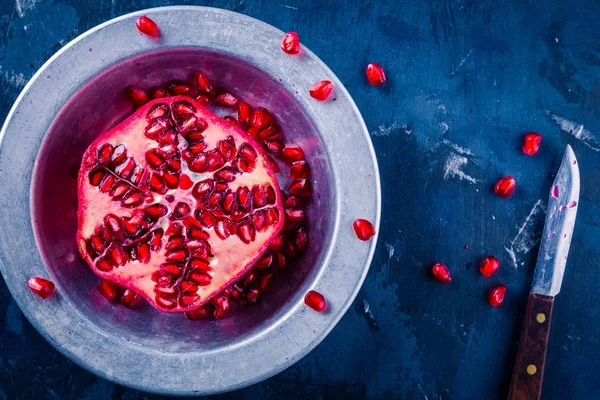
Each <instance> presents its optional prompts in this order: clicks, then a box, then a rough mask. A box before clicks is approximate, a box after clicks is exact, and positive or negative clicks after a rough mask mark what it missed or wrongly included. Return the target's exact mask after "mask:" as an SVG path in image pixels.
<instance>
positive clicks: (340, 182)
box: [0, 6, 381, 396]
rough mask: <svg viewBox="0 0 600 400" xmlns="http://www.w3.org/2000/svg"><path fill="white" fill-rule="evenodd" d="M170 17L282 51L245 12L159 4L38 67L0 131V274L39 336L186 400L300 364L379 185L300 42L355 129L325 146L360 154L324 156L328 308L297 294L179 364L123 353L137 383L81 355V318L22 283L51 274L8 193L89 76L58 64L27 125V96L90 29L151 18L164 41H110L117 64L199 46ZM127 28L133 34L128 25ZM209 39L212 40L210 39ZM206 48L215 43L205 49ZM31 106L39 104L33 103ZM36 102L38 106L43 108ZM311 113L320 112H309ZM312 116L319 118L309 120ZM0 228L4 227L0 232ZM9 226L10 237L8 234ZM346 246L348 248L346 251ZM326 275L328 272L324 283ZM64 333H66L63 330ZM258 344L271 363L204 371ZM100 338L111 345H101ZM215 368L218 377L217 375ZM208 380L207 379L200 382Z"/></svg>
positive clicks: (334, 311)
mask: <svg viewBox="0 0 600 400" xmlns="http://www.w3.org/2000/svg"><path fill="white" fill-rule="evenodd" d="M180 13H185V14H186V15H187V16H190V15H192V16H193V17H194V18H198V19H199V20H203V19H206V20H207V21H213V20H215V21H217V22H218V23H219V24H227V25H226V27H227V29H233V31H236V30H240V29H246V28H248V27H251V28H252V29H253V30H255V31H256V32H257V35H258V34H262V35H264V36H265V37H267V38H268V40H269V41H270V42H274V43H276V44H277V45H276V46H272V47H273V48H274V50H270V51H271V52H272V54H270V55H271V56H275V57H279V56H281V55H280V54H279V53H282V54H284V53H283V52H282V51H281V50H280V49H279V45H278V44H279V41H280V39H281V37H282V36H283V34H284V33H283V32H282V31H280V30H279V29H277V28H275V27H273V26H271V25H269V24H267V23H265V22H262V21H260V20H257V19H255V18H252V17H249V16H246V15H243V14H239V13H236V12H233V11H228V10H223V9H219V8H212V7H201V6H168V7H158V8H151V9H146V10H141V11H137V12H133V13H129V14H126V15H123V16H120V17H117V18H114V19H111V20H109V21H107V22H104V23H102V24H100V25H98V26H96V27H94V28H92V29H90V30H88V31H87V32H85V33H83V34H81V35H79V36H78V37H76V38H75V39H73V40H72V41H70V42H69V43H68V44H66V45H65V46H64V47H63V48H61V49H60V50H59V51H58V52H57V53H55V54H54V55H53V56H52V57H51V58H50V59H49V60H48V61H47V62H46V63H44V64H43V65H42V67H40V69H39V70H38V71H37V72H36V73H35V74H34V75H33V77H32V78H31V79H30V80H29V82H28V83H27V84H26V85H25V87H24V89H23V90H22V92H21V93H20V94H19V96H18V97H17V99H16V101H15V103H14V105H13V106H12V108H11V109H10V111H9V113H8V115H7V118H6V120H5V122H4V125H3V127H2V130H1V131H0V170H2V171H4V172H3V174H0V201H1V203H0V204H2V205H3V207H2V210H1V211H0V221H4V222H5V224H3V225H0V226H3V227H2V228H1V229H0V260H1V262H0V271H1V272H2V275H3V276H4V279H5V281H6V283H7V286H8V288H9V290H10V292H11V294H12V296H13V298H14V299H15V301H16V302H17V304H18V305H19V307H20V308H21V310H22V311H23V313H24V314H25V316H26V317H27V319H28V320H29V321H30V322H31V323H32V325H33V326H34V327H35V328H36V330H37V331H38V332H40V334H41V335H42V336H43V337H44V338H45V339H46V340H47V341H48V342H50V343H51V344H52V345H53V346H54V347H55V348H56V349H57V350H59V351H60V352H61V353H63V354H64V355H65V356H66V357H67V358H69V359H70V360H72V361H74V362H75V363H77V364H78V365H80V366H81V367H83V368H84V369H86V370H88V371H90V372H92V373H94V374H96V375H98V376H100V377H102V378H105V379H107V380H109V381H112V382H115V383H118V384H121V385H125V386H128V387H131V388H134V389H138V390H142V391H146V392H152V393H157V394H166V395H190V396H191V395H201V394H215V393H221V392H226V391H230V390H235V389H240V388H242V387H246V386H248V385H251V384H253V383H257V382H259V381H262V380H264V379H266V378H269V377H271V376H273V375H275V374H277V373H279V372H281V371H283V370H284V369H286V368H288V367H289V366H291V365H292V364H294V363H295V362H297V361H298V360H300V359H301V358H302V357H304V356H305V355H306V354H308V353H309V352H310V351H311V350H312V349H313V348H314V347H316V346H317V345H318V344H319V343H320V342H321V341H322V340H323V339H324V338H325V337H326V336H327V334H328V333H329V332H330V331H331V330H332V329H333V327H334V326H335V325H336V324H337V323H338V322H339V320H340V319H341V317H342V316H343V315H344V314H345V313H346V311H347V310H348V308H349V307H350V305H351V304H352V302H353V301H354V299H355V297H356V295H357V294H358V291H359V290H360V287H361V286H362V283H363V281H364V279H365V277H366V274H367V272H368V270H369V266H370V264H371V261H372V258H373V254H374V251H375V247H376V243H377V237H378V235H377V232H378V231H379V225H380V216H381V187H380V177H379V170H378V165H377V160H376V156H375V151H374V148H373V145H372V142H371V140H370V137H369V132H368V130H367V127H366V125H365V123H364V121H363V119H362V116H361V114H360V112H359V110H358V108H357V106H356V104H355V103H354V101H353V100H352V98H351V96H350V94H349V93H348V91H347V90H346V88H345V87H344V86H343V85H342V83H341V82H340V81H339V79H338V78H337V77H336V76H335V74H334V73H333V72H332V71H331V70H330V69H329V68H328V67H327V66H326V65H325V64H324V63H323V62H322V61H321V60H320V59H319V58H318V57H317V56H316V55H315V54H314V53H312V52H311V51H310V50H309V49H307V48H306V47H305V46H302V53H303V55H302V60H301V62H302V63H305V64H306V65H310V66H311V69H312V71H313V72H317V73H316V74H315V73H311V75H314V76H317V75H318V76H324V77H327V79H329V80H331V81H332V82H333V83H334V86H335V88H336V89H335V93H336V96H337V99H336V100H337V101H336V102H335V103H333V102H328V104H327V114H328V115H338V114H339V115H344V116H345V117H347V118H348V119H349V120H353V122H355V123H356V131H352V132H349V133H344V134H340V135H337V134H336V135H333V136H332V137H330V138H328V140H326V142H327V145H328V146H335V145H336V144H339V145H341V144H342V143H343V144H345V146H344V147H345V148H348V149H352V150H355V151H356V153H357V154H358V153H360V154H358V155H360V156H362V157H357V154H350V155H348V154H342V155H340V154H336V157H330V159H329V161H330V162H332V163H333V164H334V165H333V166H332V169H333V170H334V176H335V180H336V182H335V184H336V190H337V194H338V195H337V196H336V197H337V198H336V202H337V204H336V205H337V211H338V212H337V214H338V215H336V218H335V227H334V231H335V234H334V235H333V243H332V244H331V245H330V246H328V247H327V246H326V247H327V251H329V254H327V256H326V257H325V260H326V262H325V265H323V266H321V268H320V270H319V272H318V273H317V274H315V276H314V277H313V280H312V282H311V285H310V288H314V289H316V290H319V291H320V292H322V293H324V294H325V296H326V297H327V299H328V303H329V306H330V311H329V312H328V313H326V314H318V313H315V312H313V311H312V310H307V308H306V307H305V306H304V305H303V302H302V298H296V299H293V301H292V302H291V303H290V304H289V305H288V310H287V312H286V313H284V314H282V316H281V317H280V318H279V319H277V320H275V321H274V323H273V325H272V326H270V327H268V328H267V329H264V330H262V331H260V332H258V333H257V334H256V335H253V336H252V337H250V338H248V339H246V340H244V341H242V342H238V343H236V344H235V345H233V346H229V347H227V348H226V349H222V350H219V351H217V352H216V354H213V352H214V351H211V352H210V353H209V352H207V353H204V354H201V353H192V354H190V355H189V359H187V360H185V363H184V362H183V360H174V359H173V358H177V357H180V354H175V355H173V354H162V353H160V354H159V353H157V352H148V353H140V354H138V353H132V354H136V355H139V356H145V357H148V358H147V360H146V361H141V362H140V364H142V365H141V368H142V370H143V371H144V372H154V373H153V374H149V375H148V376H151V377H152V379H150V380H145V381H142V382H140V380H139V378H140V376H139V373H140V370H139V369H136V368H133V369H132V368H131V365H130V364H128V363H127V362H124V361H120V362H112V363H111V360H110V358H106V357H107V356H106V355H97V354H91V353H92V352H91V351H90V349H89V348H88V349H85V348H82V347H85V345H86V344H87V343H88V342H89V340H90V337H89V334H90V332H87V329H89V326H86V325H85V320H84V321H82V320H81V318H83V316H81V315H79V313H78V312H77V311H76V310H75V309H74V308H73V307H72V305H69V304H66V303H65V302H64V301H61V299H60V296H56V297H57V298H56V299H55V300H54V301H50V302H48V301H45V302H41V301H39V299H37V298H36V297H35V296H34V295H33V294H32V293H30V292H29V290H28V289H27V287H26V278H27V276H34V275H41V276H45V275H51V272H50V271H48V270H47V268H46V267H45V265H44V264H43V263H42V262H41V257H40V254H39V250H38V248H37V245H36V241H35V237H34V235H33V225H34V224H35V222H34V221H32V220H31V204H29V201H28V200H30V198H27V201H24V202H23V203H24V204H19V205H15V199H14V196H15V195H16V196H17V197H21V199H23V197H25V196H29V195H30V193H31V190H32V188H31V185H32V182H33V180H32V172H33V170H34V169H35V165H34V163H33V162H32V161H33V160H37V155H38V151H39V150H40V146H41V143H42V141H43V139H44V137H45V135H46V132H47V129H48V127H49V126H51V124H52V121H54V118H55V117H56V116H57V115H58V114H59V111H60V110H61V109H62V107H63V106H64V105H66V104H67V101H68V99H70V98H71V97H72V96H73V95H74V94H75V93H76V92H77V91H78V90H79V89H80V88H81V87H82V86H83V85H85V84H86V83H87V82H88V81H89V77H88V76H86V75H85V74H84V75H83V76H80V77H73V76H72V75H73V74H74V73H75V71H69V70H63V71H64V75H65V76H64V78H65V79H64V81H66V82H67V84H65V85H64V89H65V91H66V92H65V93H64V94H63V95H64V96H63V97H62V100H63V102H62V103H56V104H48V105H47V106H41V107H38V109H40V111H42V112H40V115H37V116H35V118H38V119H39V121H37V122H36V121H34V118H32V116H31V115H30V114H31V112H30V109H31V107H32V105H31V103H32V100H33V102H35V99H36V98H38V99H43V98H44V96H43V91H44V90H46V89H47V85H49V84H48V83H47V82H46V81H47V79H44V77H43V75H44V74H48V73H50V72H51V71H55V70H57V69H55V68H58V67H57V66H56V65H57V64H61V63H65V61H69V60H71V61H73V62H74V61H75V60H77V59H78V57H81V56H82V55H83V54H84V51H87V50H88V47H90V48H91V47H92V43H93V44H94V46H95V47H94V52H95V53H96V54H95V55H96V56H98V54H99V53H98V51H97V49H98V48H100V49H101V50H102V47H101V46H96V44H97V43H99V38H98V35H99V34H102V35H104V36H107V35H110V34H118V33H119V31H120V30H121V31H122V30H123V29H125V30H126V32H129V31H131V29H134V30H135V24H134V23H133V21H134V19H135V18H137V17H139V16H142V15H149V16H151V18H152V19H154V20H155V21H157V22H158V23H159V27H160V29H161V32H163V35H164V39H166V41H161V42H159V41H153V40H148V38H147V37H144V36H139V35H135V36H134V35H132V36H133V37H127V38H124V39H123V40H122V41H121V43H119V45H123V46H122V47H118V51H114V49H113V52H114V53H115V54H111V55H110V57H109V58H110V59H111V60H113V62H114V63H119V62H122V61H124V60H125V59H127V58H130V57H134V56H137V55H139V54H143V53H146V52H152V51H158V50H161V49H165V48H169V47H176V46H178V47H203V45H206V43H202V42H201V41H202V38H201V37H200V36H201V35H197V36H199V37H198V38H193V39H190V38H189V37H187V38H186V37H185V36H177V35H173V34H172V33H173V32H172V31H173V30H174V29H175V27H173V21H175V20H176V19H175V18H173V17H174V15H177V14H180ZM205 22H206V21H205ZM135 32H136V33H137V31H135ZM258 32H260V33H258ZM161 40H162V39H161ZM190 42H193V43H190ZM209 44H211V45H214V43H209ZM165 45H166V46H165ZM109 46H110V45H109ZM104 50H105V51H108V48H104ZM210 50H215V49H214V48H210ZM238 50H239V49H238ZM215 51H220V52H226V53H228V54H231V55H234V56H236V57H242V58H244V59H246V60H247V61H248V62H250V63H253V64H255V65H256V63H260V62H261V57H262V55H261V56H257V57H254V56H255V55H253V54H252V50H251V49H249V48H246V49H244V50H243V51H241V54H240V53H229V52H228V51H229V48H219V49H216V50H215ZM100 54H102V55H104V54H105V53H102V51H100ZM284 56H287V55H284ZM287 57H289V56H287ZM109 66H110V64H109V65H106V64H104V65H102V66H97V67H94V66H93V65H92V66H90V71H91V72H90V73H93V75H91V77H93V76H95V75H97V74H99V73H101V72H102V71H103V70H104V69H105V68H108V67H109ZM94 68H96V69H94ZM259 68H260V67H259ZM261 69H263V68H261ZM263 70H264V69H263ZM266 73H267V74H269V75H271V76H273V75H272V74H271V73H270V72H269V71H266ZM48 76H49V75H47V77H48ZM279 77H280V78H281V80H282V81H281V82H280V83H281V84H282V85H283V86H284V87H286V88H287V89H288V90H289V89H291V82H288V79H292V78H291V77H288V76H286V75H280V76H279ZM294 79H295V78H294ZM306 92H307V91H304V93H300V94H298V95H297V100H298V101H300V103H301V106H302V107H303V108H304V109H305V110H306V111H307V113H308V116H309V117H310V118H313V119H314V118H316V119H318V120H319V121H320V122H321V124H320V125H319V126H320V127H321V126H322V125H328V124H329V125H328V126H333V125H331V124H332V123H333V122H332V121H326V120H327V118H325V117H324V116H323V115H322V114H323V113H325V111H323V110H319V104H315V101H314V100H312V99H310V98H309V96H308V93H306ZM38 105H40V103H39V101H38ZM44 108H47V109H46V110H44ZM319 112H320V114H321V115H320V114H318V113H319ZM313 113H314V114H313ZM319 115H320V117H318V116H319ZM44 116H45V117H44ZM319 118H321V119H319ZM29 126H31V127H32V129H31V130H30V131H29V132H30V136H31V138H27V140H17V139H16V138H15V135H16V134H17V133H18V131H19V129H24V128H26V127H29ZM358 131H360V133H359V132H358ZM11 132H12V134H11ZM327 132H330V129H327ZM318 134H319V135H320V136H321V137H322V134H321V130H319V132H318ZM322 138H323V137H322ZM350 142H351V143H350ZM16 143H18V144H19V146H20V148H19V149H18V151H13V149H14V148H15V144H16ZM10 144H12V146H11V145H10ZM355 148H356V149H355ZM12 153H17V154H18V155H20V156H21V157H23V156H24V155H25V157H24V161H25V162H26V163H27V162H29V167H30V168H31V165H34V167H33V168H31V170H27V171H26V172H25V173H24V174H21V175H19V174H18V173H16V172H14V171H11V170H10V167H11V162H18V160H16V159H15V157H16V155H14V154H12ZM27 159H29V161H28V160H27ZM345 167H347V168H345ZM350 167H352V168H350ZM7 171H8V172H7ZM358 173H360V177H362V180H359V181H357V179H356V178H357V176H356V175H355V174H358ZM366 177H368V178H366ZM361 189H363V190H364V192H362V193H360V192H358V191H357V190H361ZM11 194H12V195H13V196H11ZM365 194H366V195H365ZM342 197H343V199H342ZM25 215H27V216H29V219H25V220H23V219H24V218H25V217H24V216H25ZM10 216H12V217H14V219H16V220H17V222H18V221H19V219H21V222H23V223H15V221H14V219H11V223H10V225H7V224H6V222H7V221H8V220H9V218H8V217H10ZM356 218H367V219H370V220H371V221H373V223H374V226H375V229H376V235H375V237H374V238H373V239H372V241H370V242H366V243H362V242H360V241H358V240H357V239H356V237H354V232H353V230H352V228H351V223H352V221H353V220H354V219H356ZM8 226H10V228H11V229H6V227H8ZM15 231H16V232H17V235H15ZM19 235H21V238H20V240H21V242H20V243H26V244H33V246H29V247H27V248H28V249H29V250H28V251H25V252H24V254H22V255H21V254H17V253H16V251H15V249H14V244H15V242H14V240H15V236H19ZM344 246H346V247H344ZM349 249H351V250H352V251H350V252H349V251H348V250H349ZM349 253H351V254H349ZM349 262H352V263H351V264H350V265H348V264H347V263H349ZM11 267H12V268H11ZM17 267H18V268H17ZM23 268H25V270H23ZM27 274H29V275H27ZM340 276H344V277H346V278H347V282H348V285H347V286H346V287H344V286H343V285H342V286H340V285H339V284H336V285H333V284H332V282H331V280H333V278H335V277H337V278H339V277H340ZM328 278H330V279H329V281H328ZM59 291H60V287H57V292H59ZM49 313H51V314H52V315H59V314H60V317H61V322H62V323H61V324H55V323H54V322H53V321H51V320H50V319H49V318H47V315H50V314H49ZM299 327H300V328H301V333H304V334H306V335H305V336H304V337H301V335H298V334H297V332H298V331H297V330H294V329H297V328H299ZM67 328H68V329H67ZM67 330H69V332H68V335H67V332H66V331H67ZM100 340H101V341H102V342H103V343H100V344H99V345H104V346H106V347H107V348H110V349H113V350H117V349H119V350H121V351H125V352H127V351H134V350H135V351H136V352H138V351H139V349H138V348H135V347H130V348H122V347H119V346H118V345H119V344H121V345H123V343H122V342H115V341H114V338H110V337H108V336H105V337H102V338H100ZM267 340H268V341H269V343H270V344H271V346H272V347H273V348H274V349H276V351H273V354H271V356H273V357H274V359H270V360H269V361H270V362H272V365H269V366H261V367H257V368H255V366H251V365H249V364H246V368H243V369H240V370H237V371H235V372H234V374H235V376H233V375H232V373H231V372H230V374H229V375H227V374H226V373H225V371H224V369H220V368H214V362H215V360H216V359H215V358H214V357H227V358H228V359H230V360H233V361H232V362H235V361H240V360H241V362H242V365H244V364H243V363H244V362H248V361H250V360H251V359H252V357H249V355H250V354H252V353H253V352H254V351H256V350H257V349H260V348H261V346H259V345H261V344H262V346H263V350H264V344H265V343H267ZM96 341H98V339H96ZM111 341H112V342H111ZM109 342H110V343H109ZM108 344H110V345H111V346H116V347H111V346H108ZM292 347H293V348H292ZM125 354H128V353H125ZM186 356H187V355H186ZM144 363H145V364H144ZM173 365H175V366H177V365H179V366H180V367H181V366H188V369H185V368H183V367H181V368H182V369H181V370H178V371H177V372H178V373H180V374H181V373H182V371H187V372H183V373H187V374H188V375H187V377H189V378H190V379H181V380H173V379H172V376H166V377H165V378H164V379H162V380H161V378H160V376H162V375H160V373H162V372H165V368H166V366H173ZM235 365H239V363H235ZM190 366H191V367H190ZM199 366H200V367H206V366H208V367H209V368H207V369H206V371H205V370H202V372H201V377H199V378H197V380H198V381H199V382H202V385H200V386H194V384H196V385H198V383H197V381H192V379H191V378H193V377H194V376H195V375H193V374H194V373H196V374H198V367H199ZM194 367H195V368H194ZM224 373H225V375H223V374H224ZM167 375H168V374H167ZM210 378H214V379H213V380H210ZM209 382H210V383H209Z"/></svg>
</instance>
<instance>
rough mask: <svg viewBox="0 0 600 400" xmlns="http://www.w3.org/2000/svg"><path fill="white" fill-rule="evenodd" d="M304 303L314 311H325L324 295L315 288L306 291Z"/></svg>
mask: <svg viewBox="0 0 600 400" xmlns="http://www.w3.org/2000/svg"><path fill="white" fill-rule="evenodd" d="M304 303H305V304H306V305H307V306H309V307H310V308H312V309H313V310H315V311H316V312H322V311H325V309H326V308H327V301H325V297H323V295H322V294H321V293H319V292H317V291H315V290H309V291H308V293H306V295H305V296H304Z"/></svg>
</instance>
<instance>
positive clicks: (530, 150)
mask: <svg viewBox="0 0 600 400" xmlns="http://www.w3.org/2000/svg"><path fill="white" fill-rule="evenodd" d="M541 142H542V135H540V134H539V133H535V132H529V133H528V134H526V135H525V138H524V141H523V148H522V149H523V153H525V154H527V155H528V156H532V155H534V154H535V153H537V152H538V150H539V149H540V143H541Z"/></svg>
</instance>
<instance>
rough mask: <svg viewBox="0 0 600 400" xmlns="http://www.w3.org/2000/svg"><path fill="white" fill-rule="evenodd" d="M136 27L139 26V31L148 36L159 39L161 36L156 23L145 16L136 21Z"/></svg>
mask: <svg viewBox="0 0 600 400" xmlns="http://www.w3.org/2000/svg"><path fill="white" fill-rule="evenodd" d="M135 25H136V26H137V28H138V31H140V32H142V33H144V34H146V35H148V36H152V37H157V36H158V35H159V34H160V32H159V30H158V25H156V22H154V21H152V20H151V19H150V18H148V17H146V16H145V15H143V16H141V17H139V18H138V19H137V21H135Z"/></svg>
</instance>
